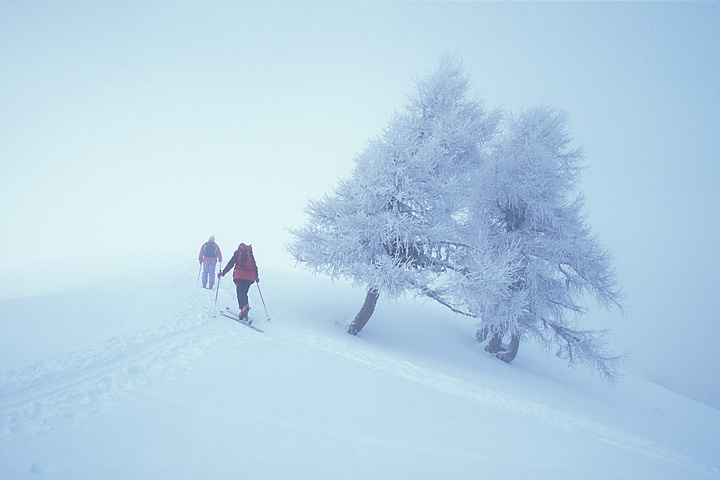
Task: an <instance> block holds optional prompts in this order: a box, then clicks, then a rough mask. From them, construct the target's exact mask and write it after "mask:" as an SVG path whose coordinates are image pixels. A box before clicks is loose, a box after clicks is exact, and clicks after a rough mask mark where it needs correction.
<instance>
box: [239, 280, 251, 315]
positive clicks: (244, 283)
mask: <svg viewBox="0 0 720 480" xmlns="http://www.w3.org/2000/svg"><path fill="white" fill-rule="evenodd" d="M250 285H252V282H251V281H250V280H243V279H242V278H236V279H235V290H236V292H237V300H238V308H239V309H240V312H241V313H242V309H243V307H244V306H245V305H247V304H248V290H250Z"/></svg>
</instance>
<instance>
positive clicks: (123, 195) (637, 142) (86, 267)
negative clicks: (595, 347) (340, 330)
mask: <svg viewBox="0 0 720 480" xmlns="http://www.w3.org/2000/svg"><path fill="white" fill-rule="evenodd" d="M718 40H720V5H718V4H716V3H644V2H643V3H616V2H609V3H605V2H602V3H580V2H578V3H572V2H569V3H566V2H562V3H557V2H550V3H545V2H537V3H515V2H511V3H494V2H493V3H484V2H477V3H476V2H462V3H453V2H441V3H426V2H417V3H415V2H398V3H395V2H388V3H384V2H377V3H376V2H372V3H364V2H358V3H355V2H350V3H345V2H337V3H334V2H333V3H304V2H282V3H264V2H257V3H244V2H197V3H190V2H183V3H173V2H131V3H127V2H76V1H73V2H62V1H61V2H20V1H9V2H3V3H2V4H1V5H0V177H1V178H2V184H1V185H2V186H1V187H0V299H8V298H14V297H19V296H31V295H35V294H41V293H46V292H51V291H61V290H62V288H63V286H67V285H72V284H76V283H86V282H101V281H102V280H103V278H106V277H110V276H118V275H124V274H129V273H131V272H132V271H133V270H134V269H136V268H138V267H139V266H147V265H157V267H158V268H162V266H163V265H166V264H167V262H166V260H170V259H172V260H175V259H178V258H181V257H187V261H188V262H189V263H190V262H195V261H196V260H195V259H196V256H197V253H198V250H199V248H200V245H201V244H202V243H203V242H204V241H205V240H207V237H208V236H209V235H215V237H216V239H217V241H218V243H219V245H220V247H221V248H222V249H223V253H225V255H226V257H229V255H230V254H231V253H232V251H233V250H234V248H235V247H236V246H237V244H238V243H239V242H245V243H252V244H253V245H254V249H255V252H256V256H257V258H258V263H259V264H260V265H261V266H262V265H267V266H272V267H275V268H281V269H292V268H294V267H295V266H294V262H293V260H292V259H291V257H290V256H289V254H287V252H286V251H285V250H284V245H285V243H286V242H288V241H289V234H288V232H287V230H286V227H288V226H297V225H300V224H302V223H303V222H304V220H305V218H304V213H303V208H304V206H305V205H306V203H307V200H308V198H316V197H319V196H321V195H322V194H323V193H327V192H330V191H331V190H332V188H333V187H334V186H335V185H336V184H337V181H338V179H340V178H343V177H346V176H348V175H349V174H350V171H351V169H352V166H353V164H352V159H353V157H354V156H355V155H356V154H358V153H359V152H360V151H361V150H362V149H363V148H364V147H365V145H366V144H367V141H368V140H369V139H371V138H373V137H375V136H377V135H379V134H380V132H381V131H382V128H383V127H384V126H385V125H386V123H387V122H388V120H389V119H390V116H391V115H392V114H393V112H394V111H395V110H399V109H401V108H402V107H403V105H404V104H405V101H406V98H407V96H408V95H409V94H410V93H411V92H412V90H413V88H414V80H415V79H417V78H418V77H420V76H423V75H425V74H426V73H427V72H428V71H430V70H432V69H434V68H435V66H436V65H437V61H438V59H439V58H440V56H442V55H444V54H454V55H457V56H458V57H459V58H460V59H461V60H462V61H463V62H464V64H465V66H466V67H467V69H468V71H469V74H470V77H471V80H472V82H473V88H474V90H476V91H477V92H478V93H479V96H480V97H481V98H483V99H484V100H485V102H486V105H487V106H488V107H491V108H492V107H502V108H504V109H506V110H509V111H515V112H517V111H519V110H520V109H522V108H525V107H529V106H533V105H539V104H548V105H550V106H552V107H555V108H558V109H562V110H564V111H565V112H567V113H568V115H569V117H570V122H569V130H570V132H571V134H572V135H573V138H574V146H577V147H580V146H581V147H583V149H584V152H585V165H586V167H587V168H586V169H585V170H584V172H583V177H582V178H583V181H582V184H581V190H582V192H583V193H584V194H585V196H586V200H587V203H586V205H587V207H586V212H587V222H588V224H589V225H590V226H591V227H592V228H593V229H594V231H595V232H596V233H597V234H598V235H599V238H600V241H601V243H602V244H603V245H604V246H605V247H607V248H608V250H610V251H611V252H612V254H613V255H614V258H615V266H616V268H617V273H618V277H619V281H620V285H621V286H622V288H623V290H624V292H625V294H626V312H625V316H624V317H623V316H621V315H618V314H616V313H612V312H603V311H595V310H593V311H592V312H591V314H590V315H589V316H588V317H587V318H585V319H584V321H585V322H587V325H588V326H591V325H598V326H604V327H607V328H610V329H611V330H612V333H611V341H612V344H611V346H612V347H613V348H614V349H615V350H616V351H618V352H623V351H630V352H631V355H630V357H629V360H628V363H627V365H626V368H627V369H628V371H633V372H635V373H638V374H640V375H643V376H644V377H645V378H649V379H651V380H653V381H656V382H658V383H661V384H663V385H665V386H670V387H671V388H674V389H676V390H679V391H681V393H685V394H687V395H690V396H692V397H693V398H696V399H698V400H701V401H703V402H705V403H708V404H711V405H713V406H715V407H716V408H718V407H720V387H719V386H720V373H718V369H717V368H716V366H717V364H718V359H719V358H718V357H719V355H718V353H717V349H716V347H715V343H716V342H717V338H718V337H719V336H720V321H719V320H720V318H719V317H720V315H719V314H718V307H719V306H720V305H719V304H720V301H719V300H718V294H717V292H716V290H717V287H718V285H719V284H720V282H719V281H718V280H717V273H716V272H717V271H718V268H719V267H720V265H719V263H720V262H719V260H718V257H719V256H718V254H717V253H716V251H715V248H714V247H715V245H716V244H717V239H716V238H717V233H718V222H717V218H718V214H717V212H716V207H717V206H718V205H720V194H719V193H718V188H717V186H716V183H717V181H718V180H719V179H720V165H719V162H718V153H717V152H718V151H720V127H718V122H717V115H718V114H717V112H718V111H720V93H719V91H718V89H717V79H718V78H720V54H719V53H718V49H717V44H718ZM362 296H363V293H362V292H358V306H359V305H360V303H361V301H362ZM48 315H49V318H48V321H51V319H52V312H48ZM0 321H1V319H0Z"/></svg>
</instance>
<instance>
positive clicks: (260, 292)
mask: <svg viewBox="0 0 720 480" xmlns="http://www.w3.org/2000/svg"><path fill="white" fill-rule="evenodd" d="M255 285H257V287H258V293H259V294H260V300H262V304H263V308H264V309H265V315H267V321H268V322H269V321H270V314H269V313H268V311H267V305H265V299H264V298H263V295H262V290H260V284H259V283H255Z"/></svg>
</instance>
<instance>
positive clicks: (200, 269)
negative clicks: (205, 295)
mask: <svg viewBox="0 0 720 480" xmlns="http://www.w3.org/2000/svg"><path fill="white" fill-rule="evenodd" d="M200 272H202V262H201V263H200V268H198V279H197V284H198V285H200Z"/></svg>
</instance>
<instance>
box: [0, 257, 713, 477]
mask: <svg viewBox="0 0 720 480" xmlns="http://www.w3.org/2000/svg"><path fill="white" fill-rule="evenodd" d="M196 268H197V267H196V266H195V267H193V266H192V265H190V266H188V267H178V266H177V265H175V266H171V267H169V268H165V269H164V270H162V271H158V270H155V271H153V273H151V274H146V275H144V276H141V275H140V274H139V273H138V275H136V276H135V277H126V278H117V279H106V280H105V281H103V282H98V283H97V284H95V285H90V286H78V287H77V288H75V289H70V290H66V291H62V292H57V293H54V294H51V295H42V296H32V297H27V298H15V299H10V300H3V301H1V302H0V339H1V340H0V342H1V345H0V346H1V348H0V478H3V479H24V478H52V479H78V478H103V479H127V478H135V479H161V478H173V479H183V478H187V479H195V478H213V479H224V478H233V479H236V478H263V479H293V478H314V479H368V478H372V479H439V478H443V479H450V478H505V479H515V478H523V479H527V478H530V479H545V478H553V479H608V478H612V479H638V478H652V479H689V478H692V479H694V480H697V479H713V478H715V479H716V478H720V445H719V443H720V442H718V439H720V411H718V410H716V409H713V408H710V407H708V406H706V405H704V404H701V403H698V402H696V401H693V400H690V399H688V398H686V397H683V396H680V395H678V394H676V393H673V392H671V391H669V390H666V389H663V388H661V387H659V386H657V385H655V384H652V383H649V382H647V381H645V380H642V379H639V378H637V377H633V376H631V375H628V376H625V377H624V378H623V379H622V380H621V381H620V383H619V385H618V386H617V387H616V388H615V389H611V388H609V387H608V386H607V385H606V384H604V383H603V382H602V381H601V380H599V379H598V378H596V377H593V376H592V375H591V374H590V373H589V372H588V371H587V370H584V369H581V368H577V369H571V368H567V367H566V366H565V364H564V363H563V362H562V361H560V360H558V359H557V358H554V357H552V356H548V355H547V354H545V353H543V352H540V351H538V350H537V349H535V348H533V346H532V344H522V345H521V349H520V353H519V354H518V357H517V359H516V360H515V361H514V362H513V363H512V364H510V365H508V364H505V363H502V362H500V361H497V360H495V359H493V358H491V357H489V356H488V355H487V354H485V353H484V352H483V351H482V348H481V347H480V346H479V345H478V344H477V343H476V342H475V341H474V335H473V333H474V324H473V323H472V321H469V320H468V319H466V318H465V317H461V316H458V315H453V314H452V313H451V312H449V311H448V310H446V309H443V308H442V307H440V306H438V305H437V304H434V303H432V302H422V301H420V300H414V299H405V298H402V299H399V300H392V301H388V300H384V299H382V298H381V300H380V302H378V306H377V308H376V311H375V314H374V315H373V317H372V318H371V320H370V322H369V323H368V325H367V326H366V327H365V329H364V330H363V331H362V333H361V334H360V335H359V336H357V337H354V336H351V335H348V334H347V333H346V332H345V330H346V324H347V323H348V322H349V321H350V320H351V319H352V317H353V316H354V315H355V313H356V312H357V310H359V308H360V306H361V304H362V301H363V298H364V292H363V291H361V290H358V289H353V288H351V287H350V286H348V285H346V284H344V283H341V282H335V283H331V282H330V281H329V280H327V279H326V278H324V277H313V276H310V275H307V274H304V273H302V272H300V271H293V272H287V271H281V270H270V269H262V270H261V278H262V283H261V284H260V287H261V288H262V293H263V295H264V298H265V301H266V302H267V307H268V312H269V315H270V318H271V321H270V322H268V321H267V316H266V313H265V310H264V309H263V306H262V303H261V301H260V298H259V295H258V289H257V288H256V287H255V286H253V287H252V289H251V295H250V301H251V305H252V307H253V310H252V312H251V318H253V319H254V321H255V322H256V323H257V324H258V325H259V326H260V327H261V328H263V329H264V330H265V333H258V332H256V331H254V330H251V329H249V328H246V327H244V326H242V325H240V324H238V323H237V322H233V321H232V320H230V319H228V318H225V317H223V316H221V315H219V314H218V315H217V316H213V312H214V309H213V304H214V300H215V292H212V291H208V290H203V289H202V288H199V287H198V285H197V282H196ZM220 287H221V288H220V292H219V300H218V307H219V308H224V307H225V306H231V307H235V306H236V304H235V297H234V291H233V288H232V283H231V282H230V281H229V277H226V278H224V279H222V281H221V285H220Z"/></svg>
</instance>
